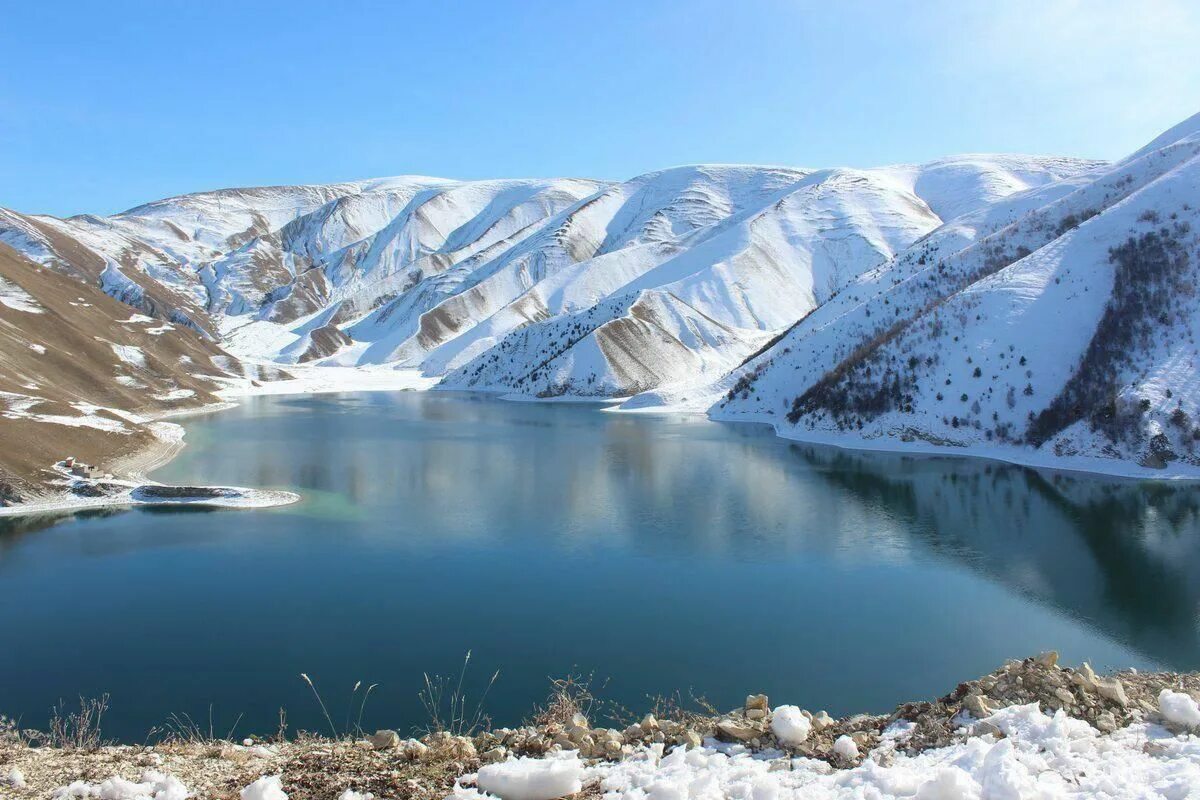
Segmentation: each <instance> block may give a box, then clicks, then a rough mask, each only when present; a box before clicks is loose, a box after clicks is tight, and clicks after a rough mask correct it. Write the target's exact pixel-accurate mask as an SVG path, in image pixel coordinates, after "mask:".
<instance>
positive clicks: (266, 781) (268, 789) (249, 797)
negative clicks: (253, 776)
mask: <svg viewBox="0 0 1200 800" xmlns="http://www.w3.org/2000/svg"><path fill="white" fill-rule="evenodd" d="M241 798H242V800H288V796H287V792H285V791H283V783H282V782H281V781H280V780H279V776H278V775H266V776H263V777H261V778H259V779H258V780H256V781H255V782H254V783H252V784H250V785H249V786H247V787H246V788H244V789H242V791H241Z"/></svg>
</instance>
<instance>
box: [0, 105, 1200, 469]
mask: <svg viewBox="0 0 1200 800" xmlns="http://www.w3.org/2000/svg"><path fill="white" fill-rule="evenodd" d="M1198 213H1200V115H1198V116H1197V117H1193V118H1191V119H1189V120H1187V121H1185V122H1184V123H1182V124H1180V125H1179V126H1177V127H1176V128H1174V129H1172V130H1171V131H1168V132H1167V133H1165V134H1163V135H1162V136H1160V137H1159V138H1158V139H1156V140H1155V141H1153V142H1151V143H1150V144H1149V145H1147V146H1146V147H1145V148H1143V149H1142V150H1139V151H1138V152H1136V153H1134V154H1133V155H1131V156H1129V157H1128V158H1125V159H1123V160H1121V161H1118V162H1116V163H1112V164H1109V163H1102V162H1096V161H1085V160H1079V159H1071V158H1044V157H1032V156H1011V155H1005V156H993V155H970V156H959V157H953V158H946V159H942V160H938V161H934V162H931V163H928V164H922V165H905V166H893V167H884V168H876V169H822V170H806V169H789V168H783V167H753V166H725V165H701V166H690V167H677V168H673V169H667V170H663V171H660V172H653V173H649V174H646V175H642V176H640V177H637V178H634V179H632V180H629V181H625V182H623V183H607V182H600V181H592V180H583V179H550V180H497V181H472V182H462V181H452V180H442V179H435V178H425V177H411V176H408V177H398V178H386V179H378V180H366V181H354V182H348V183H342V184H333V185H327V186H279V187H264V188H254V189H229V190H222V191H214V192H203V193H198V194H191V195H184V196H181V197H175V198H169V199H166V200H160V201H156V202H153V203H148V204H146V205H142V206H138V207H137V208H134V209H131V210H129V211H126V212H124V213H121V214H116V215H114V216H110V217H97V216H90V215H85V216H78V217H71V218H67V219H57V218H52V217H47V216H31V215H24V214H20V213H17V212H15V211H7V210H3V209H0V242H3V243H4V244H6V245H8V246H9V247H11V248H12V249H14V250H15V251H17V254H19V256H18V255H17V254H13V255H12V257H13V259H18V258H19V259H20V261H21V264H22V265H23V269H25V270H26V271H27V272H29V273H30V274H31V275H32V274H38V273H42V272H47V271H48V272H53V273H57V274H58V275H59V276H60V277H65V278H68V279H74V280H75V281H77V282H80V283H83V284H86V285H87V286H88V287H90V288H92V289H98V290H100V291H101V292H103V293H104V294H107V295H108V296H109V297H111V298H113V299H115V300H118V301H121V302H122V303H124V304H126V305H127V306H130V307H132V308H131V309H129V313H136V314H138V315H142V316H145V317H147V318H152V319H155V320H158V321H160V322H161V323H162V324H164V325H167V326H169V329H170V330H169V335H170V336H182V335H186V336H187V337H189V339H188V341H189V343H190V344H189V347H192V348H193V349H194V348H198V347H205V348H211V349H212V350H214V351H216V352H218V353H221V355H217V356H215V358H216V361H215V362H212V361H209V360H207V358H206V362H205V363H206V364H208V365H209V366H210V367H211V368H212V369H214V370H217V371H222V370H223V371H224V372H226V373H229V374H244V373H245V371H246V369H247V367H246V365H247V364H250V365H262V364H273V365H277V366H279V367H282V368H284V369H286V368H287V366H288V365H294V364H306V365H315V366H320V365H338V366H354V365H391V366H394V367H396V368H412V369H418V370H421V371H422V372H423V373H425V374H426V375H431V376H438V377H440V378H441V383H440V386H442V387H445V388H455V389H471V390H480V391H489V392H500V393H505V394H515V395H521V396H528V397H538V398H557V397H569V398H596V399H619V400H621V401H622V406H621V407H622V408H623V409H627V410H633V409H655V408H659V409H673V408H674V409H678V408H682V409H688V410H703V411H708V412H709V413H710V415H712V416H714V417H717V418H720V419H729V420H745V421H756V422H767V423H771V424H773V425H775V426H776V428H777V429H778V430H779V432H780V433H781V434H782V435H785V436H793V437H796V438H802V439H811V440H814V441H827V442H832V443H838V444H846V445H850V446H862V447H871V448H885V449H892V448H899V449H907V448H911V449H932V448H949V449H951V450H953V451H956V452H963V453H974V454H981V455H993V456H996V457H1001V458H1007V459H1011V460H1016V461H1025V462H1028V463H1047V464H1050V463H1054V464H1060V465H1065V466H1077V467H1079V468H1084V469H1100V470H1102V471H1125V472H1133V473H1138V472H1144V473H1146V474H1168V473H1169V474H1188V473H1192V472H1195V473H1196V474H1200V469H1196V467H1195V465H1196V464H1200V461H1196V460H1195V459H1196V455H1195V451H1196V449H1197V448H1198V447H1200V416H1198V415H1200V409H1197V404H1198V403H1200V383H1198V380H1197V374H1198V373H1197V369H1196V367H1197V359H1200V355H1198V352H1200V351H1198V350H1197V345H1196V342H1195V336H1196V327H1197V325H1198V324H1200V316H1198V314H1197V309H1198V308H1200V306H1198V305H1197V302H1196V298H1195V287H1196V285H1197V284H1196V270H1197V269H1198V268H1200V249H1198V242H1200V238H1198V236H1200V220H1197V218H1196V217H1197V214H1198ZM10 266H11V265H10ZM5 278H6V280H7V281H8V283H7V284H5V285H9V286H11V287H12V291H10V292H9V294H8V295H5V294H3V291H4V290H3V289H2V288H0V322H3V323H4V324H6V325H8V326H10V327H13V328H19V327H20V326H21V325H22V324H23V323H24V322H28V321H29V320H28V319H25V318H24V317H22V314H25V315H26V317H28V316H29V312H27V311H24V312H23V311H20V310H19V309H17V308H15V306H16V305H19V304H18V303H17V302H16V301H12V302H6V301H5V300H4V298H5V297H8V296H11V297H17V296H18V295H17V294H16V292H19V291H23V290H22V289H21V286H22V283H23V281H22V278H21V275H20V274H19V270H16V269H15V268H12V269H8V270H7V271H6V273H5ZM99 334H100V332H97V335H99ZM193 341H194V344H193V343H191V342H193ZM218 348H219V350H218ZM255 368H256V369H261V367H260V366H255ZM114 377H115V376H114ZM4 379H5V375H3V374H2V369H0V381H3V380H4ZM9 379H10V382H11V383H14V384H20V383H21V381H20V380H19V379H18V378H14V377H12V376H9ZM131 379H132V378H131ZM188 380H191V381H193V382H194V380H196V378H195V377H194V376H191V375H189V377H188ZM214 380H219V376H218V378H216V379H214ZM189 385H190V384H189ZM195 391H199V388H198V387H197V388H196V389H195ZM13 393H16V394H20V392H19V391H18V390H16V389H13ZM164 395H165V393H164ZM22 402H24V401H22ZM10 405H11V404H10ZM0 424H4V423H3V422H0Z"/></svg>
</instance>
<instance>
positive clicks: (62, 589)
mask: <svg viewBox="0 0 1200 800" xmlns="http://www.w3.org/2000/svg"><path fill="white" fill-rule="evenodd" d="M186 427H187V431H188V432H187V441H188V443H189V444H188V447H187V448H186V450H185V451H184V453H183V454H182V455H181V456H180V457H179V458H177V459H176V460H175V461H173V462H172V463H171V464H169V465H168V466H167V467H165V468H164V469H162V470H160V471H159V472H157V473H155V476H154V477H156V478H157V479H159V480H162V481H168V482H206V483H222V484H234V485H245V486H262V487H275V488H286V489H293V490H295V491H298V492H300V493H302V494H303V496H304V500H303V501H302V502H301V503H299V504H297V505H293V506H289V507H285V508H278V509H271V510H262V511H207V512H204V511H194V510H193V511H177V510H173V511H161V510H160V511H154V510H135V511H124V512H117V513H105V514H89V515H80V516H75V517H65V518H58V519H16V520H0V603H2V605H0V713H4V714H7V715H9V716H18V717H21V718H22V722H23V724H24V725H26V726H30V727H35V728H36V727H42V726H44V725H45V722H46V719H47V717H48V715H49V710H50V708H51V706H52V705H53V704H54V703H55V701H56V700H58V699H59V698H65V699H74V698H76V696H78V695H84V696H97V695H100V694H102V693H108V694H110V695H111V709H110V711H109V713H108V716H107V717H106V721H105V733H106V734H107V735H108V736H110V737H116V738H119V739H122V740H124V741H131V742H141V741H143V740H144V739H145V737H146V735H147V732H148V731H149V730H150V729H151V728H152V727H154V726H161V725H162V724H163V723H164V722H165V721H166V720H167V718H168V715H170V714H171V713H186V714H189V715H190V716H192V717H193V718H195V719H197V720H198V721H200V722H201V726H202V727H204V728H205V729H207V727H208V720H209V717H210V708H211V717H212V719H213V727H214V730H215V731H216V732H217V733H218V734H224V733H226V732H228V729H229V728H230V727H231V726H233V724H234V722H235V720H237V719H238V718H239V716H240V717H241V719H240V722H239V724H238V728H237V731H236V732H237V734H238V735H239V736H240V735H244V734H246V733H248V732H257V733H271V732H274V731H275V729H276V727H277V720H278V713H279V709H280V707H286V709H287V717H288V722H289V725H290V726H291V729H292V730H293V731H295V730H296V729H299V728H304V729H309V730H318V729H321V728H322V727H323V721H322V720H323V718H322V716H321V715H320V711H319V709H318V708H317V706H316V704H315V702H314V700H313V699H312V696H311V694H310V693H309V689H308V686H307V685H305V684H304V683H303V682H302V681H301V679H300V678H299V675H300V673H301V672H304V673H307V674H309V675H310V676H312V678H313V680H314V681H315V682H316V684H317V686H318V688H319V689H320V690H321V692H322V694H323V695H324V697H325V701H326V703H327V704H328V705H329V706H330V711H331V713H332V715H333V717H334V718H335V720H336V722H337V723H338V725H339V726H340V725H342V724H343V723H344V720H345V717H346V715H347V705H348V700H349V697H350V694H351V689H352V688H353V686H354V684H355V682H356V681H359V680H362V681H363V682H364V685H366V684H369V683H378V684H379V686H378V688H377V689H376V690H375V691H374V693H373V694H372V696H371V698H370V702H369V703H368V705H367V708H366V711H365V715H364V721H363V725H364V727H366V728H369V729H370V730H374V729H375V728H376V727H384V726H386V727H395V728H398V729H400V730H402V731H405V732H406V731H407V730H408V729H409V728H411V727H413V726H418V725H421V724H423V723H424V721H425V714H424V712H423V710H422V708H421V705H420V703H419V701H418V697H417V692H418V690H419V689H420V688H421V686H422V674H423V673H425V672H428V673H430V674H433V673H443V674H454V675H457V673H458V669H459V667H460V665H461V664H462V662H463V658H464V655H465V653H466V652H467V651H468V650H470V651H471V652H472V658H471V664H470V670H469V672H468V673H467V678H466V685H467V687H468V689H469V690H470V691H471V692H472V693H473V695H477V694H478V693H479V691H480V690H481V689H482V687H483V686H484V685H485V684H486V683H487V681H488V679H489V678H490V677H491V675H492V673H493V672H494V671H495V670H497V669H498V670H500V675H499V678H498V679H497V680H496V683H495V686H494V688H493V689H492V690H491V693H490V695H489V696H488V697H487V703H486V707H487V709H488V711H489V712H490V713H491V715H492V717H493V718H494V719H495V721H496V722H497V723H498V724H515V723H517V722H518V721H519V720H520V719H521V718H522V717H523V715H524V714H525V713H526V712H528V711H529V710H530V708H531V707H532V706H533V704H535V703H536V702H538V701H540V700H542V699H544V697H545V695H546V691H547V689H548V680H549V678H550V677H557V676H565V675H568V674H571V673H579V674H591V675H593V676H594V677H593V687H594V688H597V689H598V691H599V694H600V695H601V696H602V697H604V698H607V699H609V700H611V701H613V702H617V703H621V704H623V705H625V706H627V707H628V708H630V709H632V710H634V711H643V710H645V709H647V708H648V706H649V701H648V700H647V697H648V696H650V695H659V694H670V693H672V692H675V691H680V692H681V693H682V694H683V696H684V698H685V699H686V698H687V697H688V696H689V693H694V694H695V695H703V696H705V697H707V698H708V699H709V700H710V701H712V702H713V703H714V704H716V705H717V706H718V707H721V708H725V707H732V706H734V705H737V704H740V703H741V701H742V700H743V699H744V697H745V696H746V694H748V693H751V692H766V693H768V694H769V695H770V697H771V701H772V702H773V703H776V704H777V703H782V702H790V703H796V704H798V705H800V706H802V707H808V708H813V709H817V708H825V709H828V710H829V711H830V712H831V713H833V714H835V715H838V714H844V713H849V712H854V711H876V712H882V711H890V710H891V708H892V707H893V706H894V705H895V704H897V703H899V702H901V701H904V700H909V699H919V698H927V697H932V696H936V695H940V694H943V693H945V692H947V691H949V690H950V689H952V688H953V687H954V685H955V684H956V683H957V682H958V681H960V680H964V679H967V678H970V677H974V676H977V675H979V674H982V673H983V672H986V671H988V670H990V669H992V668H994V667H996V666H999V665H1000V664H1001V663H1002V662H1003V661H1004V660H1005V659H1006V658H1011V657H1022V656H1027V655H1032V654H1034V653H1036V652H1038V651H1040V650H1045V649H1051V648H1054V649H1058V650H1059V651H1060V652H1061V653H1062V654H1063V658H1064V659H1065V660H1066V661H1067V662H1070V663H1077V662H1079V661H1082V660H1085V659H1086V660H1090V661H1091V662H1092V664H1093V665H1094V666H1097V668H1100V667H1126V666H1132V667H1138V668H1143V669H1146V668H1173V669H1197V668H1200V627H1198V618H1200V612H1198V608H1200V491H1197V489H1196V488H1195V487H1193V486H1188V485H1180V486H1164V485H1154V484H1146V483H1133V482H1128V481H1107V480H1101V479H1095V478H1086V477H1075V478H1071V477H1066V476H1063V475H1057V474H1049V473H1044V472H1036V471H1033V470H1029V469H1024V468H1019V467H1010V466H1004V465H998V464H994V463H990V462H985V461H980V460H967V459H955V458H949V457H947V458H940V457H939V458H931V457H904V456H898V455H878V454H867V453H855V452H849V451H840V450H837V449H832V448H825V447H813V446H808V445H802V444H797V443H792V442H788V441H785V440H781V439H778V438H776V437H775V436H773V435H772V433H771V432H770V431H769V430H768V429H766V428H764V427H762V426H749V425H729V424H720V423H714V422H709V421H707V420H704V419H702V418H695V417H687V416H645V415H627V414H614V413H610V412H605V411H603V410H601V409H600V408H598V407H595V406H589V405H580V404H529V403H510V402H504V401H501V400H498V399H494V398H490V397H486V396H479V395H470V394H458V393H449V392H446V393H443V392H429V393H419V392H396V393H362V394H354V393H348V394H339V395H311V396H298V397H262V398H254V399H250V400H248V401H246V402H245V403H244V404H243V405H241V406H240V407H238V408H236V409H233V410H230V411H225V412H221V413H219V414H214V415H209V416H205V417H199V418H195V419H193V420H189V421H188V422H187V423H186ZM354 715H355V716H356V715H357V709H356V710H355V711H354Z"/></svg>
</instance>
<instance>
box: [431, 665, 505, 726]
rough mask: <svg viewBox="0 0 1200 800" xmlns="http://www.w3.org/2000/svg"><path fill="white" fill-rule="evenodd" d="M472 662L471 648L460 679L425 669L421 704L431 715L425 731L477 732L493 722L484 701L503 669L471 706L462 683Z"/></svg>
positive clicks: (496, 673)
mask: <svg viewBox="0 0 1200 800" xmlns="http://www.w3.org/2000/svg"><path fill="white" fill-rule="evenodd" d="M470 665H471V651H470V650H468V651H467V655H466V657H465V658H463V663H462V668H461V669H460V670H459V672H458V678H457V679H454V678H452V677H447V676H443V675H434V676H433V677H432V678H431V677H429V673H425V675H424V678H425V686H424V688H423V689H421V691H420V692H419V693H418V696H419V697H420V698H421V705H422V706H424V708H425V713H426V714H427V715H428V717H429V719H428V721H427V723H426V726H425V728H424V729H423V731H424V732H425V733H440V732H445V733H449V734H451V735H452V736H474V735H475V733H477V732H478V731H480V730H482V729H484V728H487V727H489V726H490V724H491V718H490V717H489V716H488V715H487V714H486V713H485V711H484V703H485V702H486V701H487V696H488V694H489V693H490V692H491V691H492V687H493V686H495V685H496V679H497V678H499V677H500V670H496V671H495V672H494V673H492V677H491V680H489V681H488V683H487V686H486V687H484V689H483V692H482V694H480V696H479V699H478V700H477V701H475V703H474V706H473V707H472V708H468V700H467V692H466V690H465V689H464V688H463V683H464V681H465V680H466V677H467V669H468V668H469V667H470Z"/></svg>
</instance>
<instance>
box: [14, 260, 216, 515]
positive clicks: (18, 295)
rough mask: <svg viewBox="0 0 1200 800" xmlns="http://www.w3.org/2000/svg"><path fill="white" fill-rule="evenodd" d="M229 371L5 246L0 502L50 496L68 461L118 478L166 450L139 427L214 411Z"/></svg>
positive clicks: (198, 343) (186, 337)
mask: <svg viewBox="0 0 1200 800" xmlns="http://www.w3.org/2000/svg"><path fill="white" fill-rule="evenodd" d="M214 357H215V358H216V359H217V360H216V361H215V362H214V360H213V359H214ZM234 363H235V362H234V361H233V359H231V358H230V357H229V356H227V355H225V354H224V353H223V352H222V351H221V350H220V349H219V348H218V347H217V346H216V345H215V344H213V343H211V342H209V341H207V340H205V339H204V338H202V337H201V336H200V335H199V334H197V333H196V332H195V331H193V330H190V329H189V328H187V327H185V326H182V325H168V324H165V323H163V322H162V321H161V320H157V319H149V318H147V317H144V316H140V315H138V313H137V311H136V310H135V309H133V308H130V307H129V306H128V305H125V304H124V303H121V302H119V301H117V300H114V299H113V298H111V297H109V296H108V295H106V294H104V293H103V292H102V291H101V290H100V289H99V288H98V287H96V286H95V285H94V284H92V283H90V282H84V281H83V280H77V279H75V278H73V277H70V276H68V275H66V274H63V273H62V272H58V271H55V270H52V269H47V268H45V267H41V266H39V265H38V264H36V263H34V262H33V261H30V260H29V259H27V258H25V257H23V256H21V255H19V254H18V253H17V252H16V251H14V250H13V249H11V248H9V247H8V246H7V245H3V244H0V504H3V503H5V502H10V503H11V502H14V501H19V500H21V499H28V498H29V497H30V496H32V495H36V494H41V493H44V492H46V491H48V490H50V489H52V488H53V487H52V485H51V483H50V482H51V481H52V480H53V479H54V478H55V477H56V475H55V473H53V472H52V471H51V470H50V469H49V467H50V466H51V465H52V464H53V463H54V462H56V461H59V460H60V459H62V458H64V457H66V456H68V455H73V456H76V457H78V458H80V459H81V460H83V461H86V462H87V463H90V464H97V465H99V466H100V467H101V468H103V469H105V470H110V471H118V470H119V468H120V465H121V464H122V463H128V462H127V461H126V459H128V457H129V456H131V455H134V454H137V453H139V452H144V451H145V450H146V449H147V448H151V447H154V446H160V447H161V446H162V443H161V441H160V439H159V438H158V437H156V436H155V435H154V433H153V432H152V428H151V426H150V424H149V423H148V422H147V421H145V420H143V419H141V418H142V417H149V416H153V415H158V414H162V413H164V412H168V411H172V410H182V409H187V408H194V407H198V406H202V405H206V404H210V403H214V402H217V398H216V397H215V396H214V395H213V394H212V391H213V390H214V389H215V388H216V384H215V383H214V381H213V380H212V378H211V377H210V376H216V375H223V374H227V372H226V367H227V366H232V365H233V364H234ZM95 406H99V407H101V408H100V409H95V408H93V407H95ZM121 412H127V413H128V414H130V415H135V416H133V417H132V418H131V417H130V416H126V415H125V414H123V413H121Z"/></svg>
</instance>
